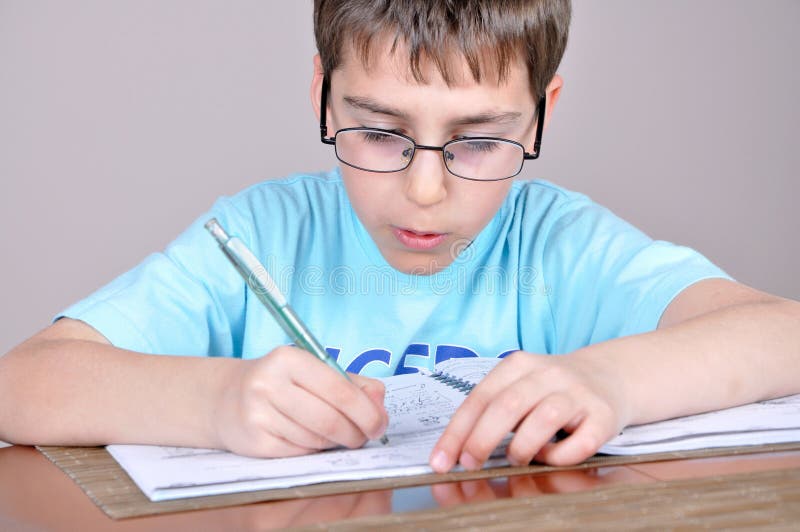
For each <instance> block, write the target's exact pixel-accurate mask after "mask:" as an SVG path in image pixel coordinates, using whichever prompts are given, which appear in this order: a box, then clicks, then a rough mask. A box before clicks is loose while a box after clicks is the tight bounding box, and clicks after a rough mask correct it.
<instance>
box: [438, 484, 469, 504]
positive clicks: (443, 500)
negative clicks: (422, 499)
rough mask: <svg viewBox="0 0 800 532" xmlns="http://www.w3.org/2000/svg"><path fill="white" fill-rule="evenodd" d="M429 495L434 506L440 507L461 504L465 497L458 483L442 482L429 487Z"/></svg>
mask: <svg viewBox="0 0 800 532" xmlns="http://www.w3.org/2000/svg"><path fill="white" fill-rule="evenodd" d="M431 494H432V495H433V499H434V500H435V501H436V504H438V505H439V506H442V507H447V506H455V505H457V504H463V503H464V502H465V501H466V496H465V495H464V493H462V491H461V483H460V482H442V483H441V484H434V485H433V486H431Z"/></svg>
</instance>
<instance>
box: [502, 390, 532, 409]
mask: <svg viewBox="0 0 800 532" xmlns="http://www.w3.org/2000/svg"><path fill="white" fill-rule="evenodd" d="M525 400H526V396H525V394H524V393H522V392H520V391H519V390H516V389H514V388H511V389H509V390H506V391H505V392H504V393H503V395H502V396H501V397H500V400H499V401H498V408H500V411H501V412H502V413H503V414H504V415H512V414H516V413H517V412H519V411H520V409H521V408H522V407H523V405H524V403H525Z"/></svg>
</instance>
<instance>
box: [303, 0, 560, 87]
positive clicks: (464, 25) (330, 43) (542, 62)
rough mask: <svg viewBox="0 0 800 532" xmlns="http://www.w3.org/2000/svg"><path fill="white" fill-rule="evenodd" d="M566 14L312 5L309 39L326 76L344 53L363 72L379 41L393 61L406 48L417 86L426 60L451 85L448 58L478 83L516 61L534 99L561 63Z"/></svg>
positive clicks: (507, 6)
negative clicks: (384, 40)
mask: <svg viewBox="0 0 800 532" xmlns="http://www.w3.org/2000/svg"><path fill="white" fill-rule="evenodd" d="M570 14H571V7H570V2H569V0H314V36H315V37H316V40H317V50H319V54H320V57H321V59H322V67H323V70H324V72H325V74H326V75H330V73H331V72H333V71H334V70H335V69H336V68H337V67H338V66H339V65H340V64H341V61H342V54H343V53H344V50H345V48H344V47H345V46H346V45H350V46H352V49H353V50H354V51H355V52H356V53H357V54H358V57H359V58H360V60H361V62H362V63H363V64H364V65H365V66H368V65H369V59H370V45H371V44H372V41H373V39H375V38H376V37H383V36H388V37H389V38H390V39H391V42H392V48H391V51H392V53H394V52H395V50H396V49H397V46H398V44H400V43H403V44H404V45H405V46H406V47H407V49H408V55H409V58H408V59H409V67H410V71H411V74H412V75H413V77H414V79H415V80H416V81H417V82H425V78H424V76H423V73H422V69H421V67H420V61H421V59H423V58H425V59H429V60H431V61H433V64H435V65H436V68H437V69H438V70H439V72H440V73H441V75H442V78H443V79H444V80H445V82H446V83H448V84H450V83H451V82H452V81H453V72H452V66H451V63H450V61H451V60H452V59H453V54H460V55H461V56H463V58H464V59H465V60H466V62H467V65H469V69H470V72H471V74H472V77H473V78H474V79H475V81H477V82H480V81H481V78H482V76H486V75H487V74H486V71H487V70H488V71H490V72H496V75H497V81H498V82H501V81H503V80H504V79H506V77H507V75H508V71H509V67H510V64H511V63H512V62H513V61H514V60H516V59H517V58H521V59H523V60H524V62H525V64H526V66H527V67H528V73H529V76H530V83H531V90H532V92H533V95H534V97H535V98H537V99H538V98H540V97H542V96H543V95H544V93H545V89H546V87H547V84H548V83H549V82H550V80H551V79H552V78H553V76H554V75H555V73H556V69H557V68H558V65H559V63H560V62H561V57H562V56H563V55H564V49H565V47H566V45H567V36H568V34H569V20H570ZM487 61H489V62H490V63H487ZM482 67H483V68H482ZM492 69H494V70H492ZM482 71H483V72H482Z"/></svg>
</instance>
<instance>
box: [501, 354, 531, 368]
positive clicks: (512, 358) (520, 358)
mask: <svg viewBox="0 0 800 532" xmlns="http://www.w3.org/2000/svg"><path fill="white" fill-rule="evenodd" d="M529 358H530V357H528V354H527V353H525V352H524V351H514V352H513V353H511V354H510V355H508V356H507V357H506V358H505V359H506V360H507V361H508V363H509V364H513V365H518V364H522V363H524V362H527V361H528V359H529Z"/></svg>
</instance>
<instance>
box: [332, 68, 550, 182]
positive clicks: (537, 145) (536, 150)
mask: <svg viewBox="0 0 800 532" xmlns="http://www.w3.org/2000/svg"><path fill="white" fill-rule="evenodd" d="M329 91H330V82H329V81H328V78H327V77H323V78H322V95H321V96H320V107H319V137H320V141H321V142H322V143H323V144H329V145H332V146H334V151H335V153H336V158H337V159H338V160H339V162H341V163H343V164H346V165H347V166H351V167H353V168H357V169H358V170H363V171H365V172H375V173H377V174H391V173H394V172H402V171H403V170H405V169H406V168H408V167H409V166H410V165H411V162H412V161H413V160H414V155H416V153H417V150H430V151H438V152H441V153H442V161H443V162H444V167H445V168H446V169H447V171H448V172H449V173H451V174H453V175H454V176H456V177H458V178H461V179H468V180H470V181H503V180H505V179H511V178H512V177H515V176H517V175H519V173H520V172H521V171H522V167H523V165H524V164H525V161H531V160H533V159H538V158H539V155H540V154H541V148H542V131H544V112H545V105H546V103H547V97H546V96H542V97H541V98H540V99H539V104H538V105H537V106H536V115H537V116H536V137H535V138H534V141H533V153H528V152H527V151H525V146H523V145H522V144H520V143H519V142H517V141H515V140H510V139H504V138H500V137H464V138H458V139H453V140H450V141H448V142H445V143H444V144H443V145H441V146H428V145H425V144H417V141H416V140H414V139H413V138H411V137H409V136H408V135H403V134H402V133H398V132H396V131H391V130H388V129H380V128H375V127H348V128H344V129H340V130H338V131H337V132H336V134H334V136H332V137H329V136H328V124H327V114H328V92H329ZM342 131H374V132H377V133H388V134H390V135H395V136H398V137H402V138H404V139H406V140H408V141H409V142H410V143H411V144H412V145H413V147H414V151H413V152H412V153H411V157H409V158H408V163H406V165H405V166H404V167H403V168H398V169H397V170H370V169H369V168H361V167H360V166H356V165H354V164H350V163H348V162H347V161H343V160H342V159H341V158H340V157H339V152H338V150H336V135H338V134H339V133H340V132H342ZM473 140H483V141H486V140H491V141H498V142H506V143H509V144H515V145H517V146H519V147H520V148H522V163H520V165H519V169H518V170H517V172H516V173H515V174H513V175H510V176H508V177H499V178H496V179H476V178H474V177H464V176H462V175H458V174H456V173H455V172H453V171H452V170H450V167H449V166H448V165H447V157H446V155H445V149H446V148H447V146H449V145H451V144H454V143H458V142H465V141H473Z"/></svg>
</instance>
